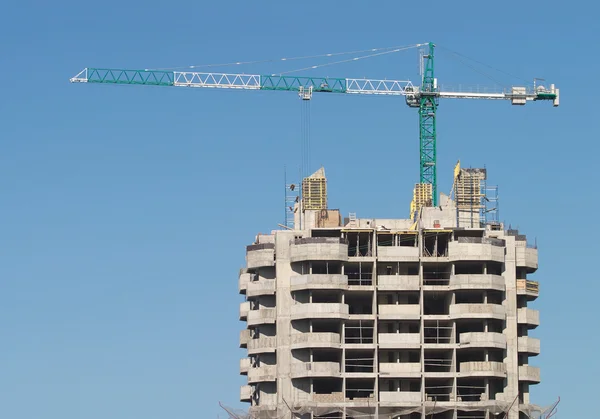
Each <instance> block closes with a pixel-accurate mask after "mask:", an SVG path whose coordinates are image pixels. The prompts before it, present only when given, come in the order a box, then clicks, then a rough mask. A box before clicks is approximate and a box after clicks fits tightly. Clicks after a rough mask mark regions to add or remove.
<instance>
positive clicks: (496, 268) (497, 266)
mask: <svg viewBox="0 0 600 419" xmlns="http://www.w3.org/2000/svg"><path fill="white" fill-rule="evenodd" d="M486 269H487V274H488V275H498V276H501V275H502V272H503V271H504V265H503V264H502V263H499V262H487V266H486Z"/></svg>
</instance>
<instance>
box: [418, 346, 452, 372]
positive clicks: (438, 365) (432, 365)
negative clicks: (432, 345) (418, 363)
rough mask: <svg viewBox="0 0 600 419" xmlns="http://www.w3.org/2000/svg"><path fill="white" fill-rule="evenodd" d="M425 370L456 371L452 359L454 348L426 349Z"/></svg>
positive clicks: (424, 356)
mask: <svg viewBox="0 0 600 419" xmlns="http://www.w3.org/2000/svg"><path fill="white" fill-rule="evenodd" d="M423 367H424V369H425V372H452V371H455V368H454V363H453V360H452V350H431V349H429V350H425V353H424V355H423Z"/></svg>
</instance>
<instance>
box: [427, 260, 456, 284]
mask: <svg viewBox="0 0 600 419" xmlns="http://www.w3.org/2000/svg"><path fill="white" fill-rule="evenodd" d="M450 273H451V266H450V265H448V264H441V263H431V264H429V263H428V264H426V265H423V284H424V285H448V284H449V283H450Z"/></svg>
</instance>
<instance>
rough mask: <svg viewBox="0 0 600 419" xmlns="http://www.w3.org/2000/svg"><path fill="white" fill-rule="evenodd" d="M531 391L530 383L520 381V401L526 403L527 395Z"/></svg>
mask: <svg viewBox="0 0 600 419" xmlns="http://www.w3.org/2000/svg"><path fill="white" fill-rule="evenodd" d="M527 393H529V383H524V382H522V381H520V382H519V403H525V395H526V394H527Z"/></svg>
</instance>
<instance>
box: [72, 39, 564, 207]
mask: <svg viewBox="0 0 600 419" xmlns="http://www.w3.org/2000/svg"><path fill="white" fill-rule="evenodd" d="M417 45H418V46H422V45H424V46H425V51H424V52H423V54H422V63H421V68H422V79H421V85H420V86H418V85H415V84H413V83H412V82H411V81H410V80H387V79H384V80H381V79H366V78H362V79H356V78H334V77H312V76H310V77H307V76H290V75H274V74H270V75H260V74H239V73H214V72H195V71H167V70H128V69H111V68H85V69H83V70H82V71H81V72H79V73H78V74H77V75H76V76H75V77H72V78H71V79H70V81H71V82H72V83H99V84H118V85H142V86H171V87H198V88H216V89H238V90H263V91H288V92H290V91H291V92H298V94H299V96H300V98H301V99H302V101H303V102H305V101H306V102H309V101H310V99H311V98H312V95H313V94H314V93H342V94H358V95H372V96H404V98H405V101H406V104H407V105H408V106H409V107H412V108H418V113H419V149H420V165H419V166H420V180H419V181H420V183H419V184H417V186H425V187H426V188H421V189H420V190H421V191H427V195H428V196H425V197H423V195H422V196H421V198H420V199H419V202H414V201H413V203H411V215H413V214H415V213H417V212H418V210H419V209H420V207H422V206H428V205H433V206H437V203H438V196H437V131H436V113H437V107H438V104H439V100H440V99H488V100H509V101H510V102H511V103H512V104H513V105H525V104H526V103H527V102H529V101H540V100H541V101H551V102H552V103H553V105H554V106H555V107H556V106H559V100H560V94H559V89H558V88H556V87H555V85H554V84H550V85H549V86H543V85H539V84H537V85H536V82H535V81H534V84H533V88H531V87H527V86H512V87H510V88H507V89H503V90H500V91H493V92H490V91H489V90H487V89H456V90H442V89H440V88H439V86H438V82H437V78H436V77H435V73H434V70H435V68H434V49H435V45H434V44H433V43H431V42H430V43H427V44H417ZM413 47H414V46H413ZM344 61H348V60H344ZM324 65H331V63H329V64H324ZM324 65H323V66H324ZM310 68H311V69H312V68H318V67H317V66H313V67H310ZM536 80H537V79H536ZM306 132H308V129H307V130H306ZM302 150H303V151H302V152H304V151H306V152H307V153H308V152H309V144H308V141H305V142H304V143H303V146H302ZM304 158H308V154H306V156H304ZM304 164H306V162H305V161H303V165H304ZM416 190H417V188H415V191H416ZM415 196H416V193H415Z"/></svg>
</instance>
